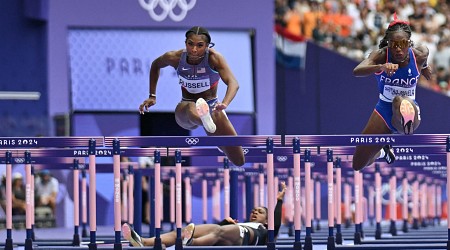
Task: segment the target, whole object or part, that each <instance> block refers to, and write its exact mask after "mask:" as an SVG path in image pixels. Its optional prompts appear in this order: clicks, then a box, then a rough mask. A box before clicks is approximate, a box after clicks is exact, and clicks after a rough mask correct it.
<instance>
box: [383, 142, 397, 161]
mask: <svg viewBox="0 0 450 250" xmlns="http://www.w3.org/2000/svg"><path fill="white" fill-rule="evenodd" d="M383 151H384V157H383V159H384V160H385V161H386V162H387V164H392V163H393V162H394V161H395V154H394V149H393V148H392V145H385V146H384V147H383Z"/></svg>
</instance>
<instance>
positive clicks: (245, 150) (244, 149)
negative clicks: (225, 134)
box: [242, 148, 250, 155]
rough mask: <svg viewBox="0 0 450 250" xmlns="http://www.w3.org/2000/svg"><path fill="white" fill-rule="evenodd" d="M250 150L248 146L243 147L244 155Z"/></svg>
mask: <svg viewBox="0 0 450 250" xmlns="http://www.w3.org/2000/svg"><path fill="white" fill-rule="evenodd" d="M249 151H250V150H248V148H243V149H242V152H243V153H244V155H246V154H248V152H249Z"/></svg>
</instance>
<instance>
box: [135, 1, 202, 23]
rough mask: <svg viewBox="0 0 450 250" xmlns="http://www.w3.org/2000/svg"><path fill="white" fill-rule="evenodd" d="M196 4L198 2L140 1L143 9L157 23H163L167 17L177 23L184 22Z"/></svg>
mask: <svg viewBox="0 0 450 250" xmlns="http://www.w3.org/2000/svg"><path fill="white" fill-rule="evenodd" d="M196 2H197V0H190V1H189V0H139V4H140V5H141V7H142V8H143V9H145V10H147V12H148V14H149V15H150V17H151V18H152V19H153V20H155V21H157V22H162V21H164V20H165V19H166V18H167V17H169V18H170V19H172V21H175V22H180V21H183V20H184V18H186V15H187V13H188V11H189V10H191V9H192V8H194V6H195V3H196ZM157 12H158V13H157ZM175 12H176V13H175Z"/></svg>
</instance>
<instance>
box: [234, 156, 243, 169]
mask: <svg viewBox="0 0 450 250" xmlns="http://www.w3.org/2000/svg"><path fill="white" fill-rule="evenodd" d="M230 160H231V159H230ZM231 162H232V163H233V164H234V165H236V166H238V167H241V166H242V165H244V164H245V157H236V159H233V160H231Z"/></svg>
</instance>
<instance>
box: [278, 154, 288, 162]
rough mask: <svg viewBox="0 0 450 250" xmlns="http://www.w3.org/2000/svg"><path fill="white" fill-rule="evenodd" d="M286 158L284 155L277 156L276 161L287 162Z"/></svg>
mask: <svg viewBox="0 0 450 250" xmlns="http://www.w3.org/2000/svg"><path fill="white" fill-rule="evenodd" d="M287 159H288V158H287V156H285V155H279V156H277V160H278V161H279V162H285V161H287Z"/></svg>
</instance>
